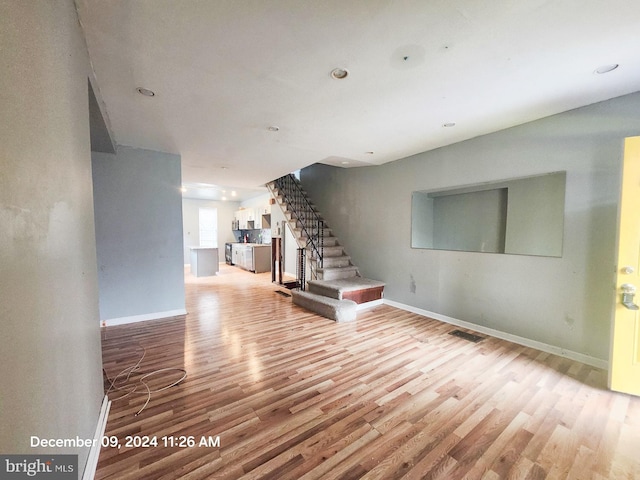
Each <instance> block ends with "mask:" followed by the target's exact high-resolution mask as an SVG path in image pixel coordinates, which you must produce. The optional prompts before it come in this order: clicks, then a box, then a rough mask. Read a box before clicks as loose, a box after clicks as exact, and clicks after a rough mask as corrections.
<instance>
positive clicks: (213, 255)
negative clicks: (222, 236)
mask: <svg viewBox="0 0 640 480" xmlns="http://www.w3.org/2000/svg"><path fill="white" fill-rule="evenodd" d="M219 269H220V266H219V265H218V249H217V248H212V247H191V274H192V275H193V276H195V277H210V276H212V275H216V274H217V273H218V271H219Z"/></svg>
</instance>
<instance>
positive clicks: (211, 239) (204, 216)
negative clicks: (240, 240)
mask: <svg viewBox="0 0 640 480" xmlns="http://www.w3.org/2000/svg"><path fill="white" fill-rule="evenodd" d="M198 230H199V233H200V246H201V247H214V248H217V247H218V209H217V208H199V209H198Z"/></svg>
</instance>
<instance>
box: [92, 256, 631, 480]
mask: <svg viewBox="0 0 640 480" xmlns="http://www.w3.org/2000/svg"><path fill="white" fill-rule="evenodd" d="M221 267H222V268H221V270H220V274H219V275H218V276H215V277H206V278H195V277H192V276H191V275H189V274H186V276H185V279H186V301H187V311H188V312H189V314H188V315H186V316H179V317H174V318H170V319H163V320H156V321H149V322H140V323H136V324H130V325H121V326H117V327H108V328H103V329H102V331H101V333H102V348H103V366H104V369H105V372H106V373H107V375H108V377H109V378H110V379H111V380H113V379H114V378H115V377H116V376H117V375H118V374H119V373H120V372H123V371H125V372H126V371H127V370H126V369H127V368H131V367H133V366H135V365H136V363H137V362H138V361H139V360H140V358H141V356H142V354H143V352H144V358H143V359H142V361H141V362H140V365H139V371H136V372H133V373H132V374H131V375H130V378H129V383H127V384H125V386H124V387H123V388H124V390H123V391H126V390H127V389H129V388H131V385H136V382H138V383H137V387H136V388H138V389H139V391H137V392H135V393H134V394H131V395H129V396H128V397H126V398H121V399H118V397H121V396H122V393H123V391H121V392H110V393H109V396H110V398H111V399H112V400H113V404H112V407H111V411H110V413H109V419H108V423H107V430H106V432H105V435H107V436H113V437H117V439H118V440H119V441H120V442H122V443H123V445H124V442H125V440H126V436H133V437H138V438H139V437H141V436H143V435H147V436H149V437H155V438H156V439H158V441H159V445H158V446H157V447H153V446H152V447H148V448H142V447H136V446H128V447H125V446H122V447H121V448H120V449H117V448H108V447H104V448H103V449H102V451H101V455H100V459H99V464H98V471H97V474H96V478H97V479H99V480H106V479H109V480H116V479H117V480H121V479H129V480H138V479H145V480H146V479H162V480H172V479H179V478H180V479H188V480H201V479H211V478H220V479H234V480H236V479H240V478H244V479H278V480H282V479H291V480H298V479H305V480H312V479H313V480H316V479H318V480H325V479H332V478H336V479H337V478H340V479H348V478H353V479H358V478H365V479H385V480H387V479H389V480H391V479H399V478H404V479H436V478H443V479H447V480H456V479H461V478H469V479H471V478H478V479H486V480H498V479H518V480H522V479H529V480H537V479H547V478H580V479H593V480H600V479H603V478H623V479H624V478H640V460H638V458H639V457H638V455H637V445H638V444H640V399H638V398H633V397H629V396H626V395H621V394H617V393H614V392H610V391H607V390H606V389H605V386H606V385H605V382H606V372H604V371H602V370H599V369H597V368H594V367H591V366H588V365H584V364H581V363H579V362H575V361H572V360H568V359H565V358H561V357H558V356H555V355H551V354H548V353H544V352H540V351H536V350H534V349H530V348H527V347H523V346H520V345H514V344H511V343H509V342H506V341H503V340H499V339H496V338H491V337H486V336H485V338H484V340H482V341H481V342H479V343H472V342H468V341H466V340H464V339H461V338H458V337H455V336H452V335H449V332H451V331H452V330H454V329H455V328H454V327H452V326H450V325H447V324H444V323H442V322H438V321H436V320H433V319H429V318H425V317H422V316H420V315H416V314H413V313H410V312H406V311H401V310H398V309H395V308H392V307H389V306H386V305H381V306H377V307H375V308H372V309H369V310H362V311H359V312H358V315H357V319H356V321H355V322H350V323H345V324H337V323H335V322H333V321H331V320H328V319H326V318H323V317H319V316H317V315H315V314H313V313H310V312H308V311H306V310H304V309H302V308H300V307H297V306H295V305H293V304H292V303H291V300H290V298H287V297H283V296H281V295H278V294H277V293H276V290H278V289H279V287H277V286H276V285H273V284H271V283H270V276H269V274H258V275H256V274H252V273H248V272H245V271H242V270H239V269H236V268H234V267H230V266H227V265H222V266H221ZM470 333H473V332H470ZM483 336H484V335H483ZM167 368H174V369H176V368H177V369H185V370H186V371H187V378H186V379H185V380H184V381H183V382H181V383H180V384H178V385H176V386H174V387H171V388H169V389H167V390H163V391H159V392H153V393H152V394H151V395H150V396H148V394H147V393H146V388H145V387H144V386H143V385H141V384H139V379H140V377H141V376H142V375H143V374H144V373H151V372H154V371H155V370H161V369H167ZM165 373H166V374H161V375H154V376H153V377H152V382H151V384H152V385H153V388H154V389H155V388H161V387H162V385H163V382H164V383H165V384H166V383H167V382H169V381H170V379H171V378H172V375H176V372H175V371H174V372H173V373H171V374H169V373H168V372H165ZM124 376H126V375H124ZM105 384H106V386H107V387H108V385H109V382H108V381H106V380H105ZM147 400H148V405H146V407H145V408H144V409H143V411H142V412H141V413H140V414H139V415H136V413H137V412H138V411H139V410H140V409H141V408H142V407H143V406H144V404H145V403H146V402H147ZM181 435H182V436H184V437H185V438H189V437H190V438H192V439H193V441H195V442H196V443H197V442H199V441H200V440H201V439H205V440H207V439H215V438H217V439H219V444H216V443H215V442H214V444H212V445H210V446H206V445H203V446H184V447H178V446H176V445H173V446H171V445H164V442H167V441H169V440H166V439H168V438H173V439H175V438H178V437H179V436H181ZM163 438H164V440H163Z"/></svg>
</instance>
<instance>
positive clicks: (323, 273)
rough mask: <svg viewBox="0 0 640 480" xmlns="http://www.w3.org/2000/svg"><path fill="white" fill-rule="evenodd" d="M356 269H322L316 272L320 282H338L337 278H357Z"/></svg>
mask: <svg viewBox="0 0 640 480" xmlns="http://www.w3.org/2000/svg"><path fill="white" fill-rule="evenodd" d="M357 272H358V269H357V268H356V267H343V268H335V269H333V268H323V269H319V270H318V278H319V279H320V280H338V279H339V278H351V277H355V276H357Z"/></svg>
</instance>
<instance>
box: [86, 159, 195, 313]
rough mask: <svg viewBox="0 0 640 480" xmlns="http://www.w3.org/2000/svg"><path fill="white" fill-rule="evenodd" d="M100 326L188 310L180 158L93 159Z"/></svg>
mask: <svg viewBox="0 0 640 480" xmlns="http://www.w3.org/2000/svg"><path fill="white" fill-rule="evenodd" d="M92 160H93V162H92V163H93V189H94V207H95V219H96V220H95V221H96V248H97V255H98V283H99V287H100V320H110V319H118V318H123V317H131V316H137V315H147V314H155V313H163V312H171V311H175V310H184V308H185V298H184V260H183V246H182V196H181V192H180V185H181V172H180V157H179V156H178V155H171V154H168V153H160V152H153V151H150V150H143V149H137V148H131V147H118V151H117V154H116V155H111V154H108V153H96V152H94V153H93V154H92Z"/></svg>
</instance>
